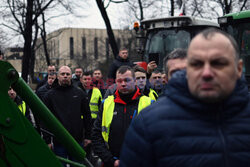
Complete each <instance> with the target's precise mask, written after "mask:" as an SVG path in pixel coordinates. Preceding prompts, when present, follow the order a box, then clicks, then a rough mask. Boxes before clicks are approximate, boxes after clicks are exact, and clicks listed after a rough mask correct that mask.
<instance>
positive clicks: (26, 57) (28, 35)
mask: <svg viewBox="0 0 250 167" xmlns="http://www.w3.org/2000/svg"><path fill="white" fill-rule="evenodd" d="M32 10H33V0H27V13H26V16H25V21H26V26H25V29H24V34H23V36H24V41H25V42H24V49H23V59H22V78H23V79H24V81H26V82H27V81H28V74H29V65H30V58H31V54H32V53H31V43H32V25H33V24H32Z"/></svg>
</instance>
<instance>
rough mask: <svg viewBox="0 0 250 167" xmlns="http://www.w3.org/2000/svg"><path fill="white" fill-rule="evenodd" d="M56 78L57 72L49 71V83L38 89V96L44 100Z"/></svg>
mask: <svg viewBox="0 0 250 167" xmlns="http://www.w3.org/2000/svg"><path fill="white" fill-rule="evenodd" d="M55 79H56V73H49V74H48V80H47V83H46V84H45V85H43V86H41V87H40V88H38V90H37V91H36V94H37V96H38V97H39V98H40V99H41V100H43V98H44V96H45V94H46V93H47V92H48V91H49V90H50V89H51V88H52V84H53V82H54V80H55Z"/></svg>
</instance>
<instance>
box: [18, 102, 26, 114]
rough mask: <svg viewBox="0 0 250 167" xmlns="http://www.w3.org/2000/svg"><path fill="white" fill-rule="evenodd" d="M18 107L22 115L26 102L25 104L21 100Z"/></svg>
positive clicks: (24, 111)
mask: <svg viewBox="0 0 250 167" xmlns="http://www.w3.org/2000/svg"><path fill="white" fill-rule="evenodd" d="M18 108H19V110H20V111H21V112H22V113H23V115H25V113H26V104H25V102H24V101H22V104H19V105H18Z"/></svg>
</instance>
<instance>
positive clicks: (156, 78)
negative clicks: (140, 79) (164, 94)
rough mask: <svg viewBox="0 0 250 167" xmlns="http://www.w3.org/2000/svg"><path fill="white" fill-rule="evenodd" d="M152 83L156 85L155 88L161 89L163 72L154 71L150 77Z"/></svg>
mask: <svg viewBox="0 0 250 167" xmlns="http://www.w3.org/2000/svg"><path fill="white" fill-rule="evenodd" d="M149 82H150V84H151V85H152V86H153V87H154V89H161V88H162V86H163V85H162V84H163V83H162V74H161V73H152V75H151V77H150V78H149Z"/></svg>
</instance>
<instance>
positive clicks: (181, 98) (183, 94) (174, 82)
mask: <svg viewBox="0 0 250 167" xmlns="http://www.w3.org/2000/svg"><path fill="white" fill-rule="evenodd" d="M164 95H165V96H167V97H168V98H170V99H171V100H173V101H174V102H175V103H176V104H178V105H180V106H182V107H184V108H185V109H187V110H191V111H202V112H206V111H207V112H211V111H215V112H216V111H230V112H235V111H240V110H242V108H243V107H245V105H246V104H247V103H248V101H249V93H248V88H247V84H246V80H245V78H244V76H242V78H241V79H239V80H238V81H237V83H236V86H235V89H234V91H233V92H232V93H231V95H230V96H229V97H228V98H227V99H225V100H223V101H221V102H218V103H212V104H208V103H204V102H201V101H199V100H198V99H196V98H195V97H194V96H192V95H191V93H190V92H189V89H188V84H187V79H186V71H178V72H176V73H174V75H173V76H172V78H171V80H170V81H169V82H168V84H167V87H166V90H165V92H164Z"/></svg>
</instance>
